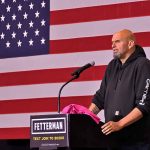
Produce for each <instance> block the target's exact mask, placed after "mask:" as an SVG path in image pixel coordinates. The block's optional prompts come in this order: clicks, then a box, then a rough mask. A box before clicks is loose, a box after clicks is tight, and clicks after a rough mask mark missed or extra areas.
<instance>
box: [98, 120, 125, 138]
mask: <svg viewBox="0 0 150 150" xmlns="http://www.w3.org/2000/svg"><path fill="white" fill-rule="evenodd" d="M101 128H102V132H103V133H104V134H105V135H108V134H110V133H112V132H116V131H119V130H121V129H122V128H123V127H122V126H121V124H120V123H119V122H114V121H109V122H107V123H105V124H104V125H103V126H102V127H101Z"/></svg>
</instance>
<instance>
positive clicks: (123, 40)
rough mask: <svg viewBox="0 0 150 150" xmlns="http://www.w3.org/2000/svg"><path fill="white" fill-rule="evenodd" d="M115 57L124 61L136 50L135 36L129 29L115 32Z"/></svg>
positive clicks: (113, 45) (113, 42) (113, 39)
mask: <svg viewBox="0 0 150 150" xmlns="http://www.w3.org/2000/svg"><path fill="white" fill-rule="evenodd" d="M112 49H113V55H114V58H119V59H120V60H121V61H122V62H123V63H124V62H125V61H126V59H127V58H128V57H129V56H130V55H131V54H132V53H133V51H134V50H135V36H134V34H133V33H132V32H131V31H130V30H127V29H124V30H121V31H119V32H117V33H115V34H114V35H113V37H112Z"/></svg>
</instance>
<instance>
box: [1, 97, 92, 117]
mask: <svg viewBox="0 0 150 150" xmlns="http://www.w3.org/2000/svg"><path fill="white" fill-rule="evenodd" d="M91 99H92V96H74V97H61V103H60V104H61V110H62V109H63V108H64V107H65V106H67V105H69V104H80V105H82V106H85V107H89V105H90V103H91ZM0 106H1V109H0V114H11V113H13V114H14V113H33V112H56V111H57V98H56V97H55V98H37V99H21V100H18V99H17V100H5V101H0Z"/></svg>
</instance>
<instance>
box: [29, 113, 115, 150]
mask: <svg viewBox="0 0 150 150" xmlns="http://www.w3.org/2000/svg"><path fill="white" fill-rule="evenodd" d="M30 123H31V130H30V131H31V138H30V147H31V148H39V150H51V149H102V150H103V149H105V148H106V147H107V146H108V145H110V146H113V145H114V144H115V143H116V142H115V141H114V138H113V137H111V136H106V135H104V134H103V133H102V132H101V126H102V125H103V123H102V122H100V123H99V124H96V123H95V122H94V120H93V119H92V118H91V117H90V116H88V115H85V114H52V115H40V116H31V119H30ZM112 139H113V140H112Z"/></svg>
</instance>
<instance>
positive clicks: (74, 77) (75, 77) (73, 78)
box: [58, 75, 79, 113]
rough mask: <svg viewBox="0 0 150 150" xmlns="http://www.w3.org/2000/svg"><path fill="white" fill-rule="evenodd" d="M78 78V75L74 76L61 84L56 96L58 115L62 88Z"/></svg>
mask: <svg viewBox="0 0 150 150" xmlns="http://www.w3.org/2000/svg"><path fill="white" fill-rule="evenodd" d="M77 78H79V75H74V76H73V77H72V78H71V79H70V80H69V81H67V82H66V83H65V84H63V85H62V86H61V88H60V90H59V94H58V113H60V95H61V91H62V89H63V88H64V86H65V85H67V84H68V83H70V82H71V81H73V80H75V79H77Z"/></svg>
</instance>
